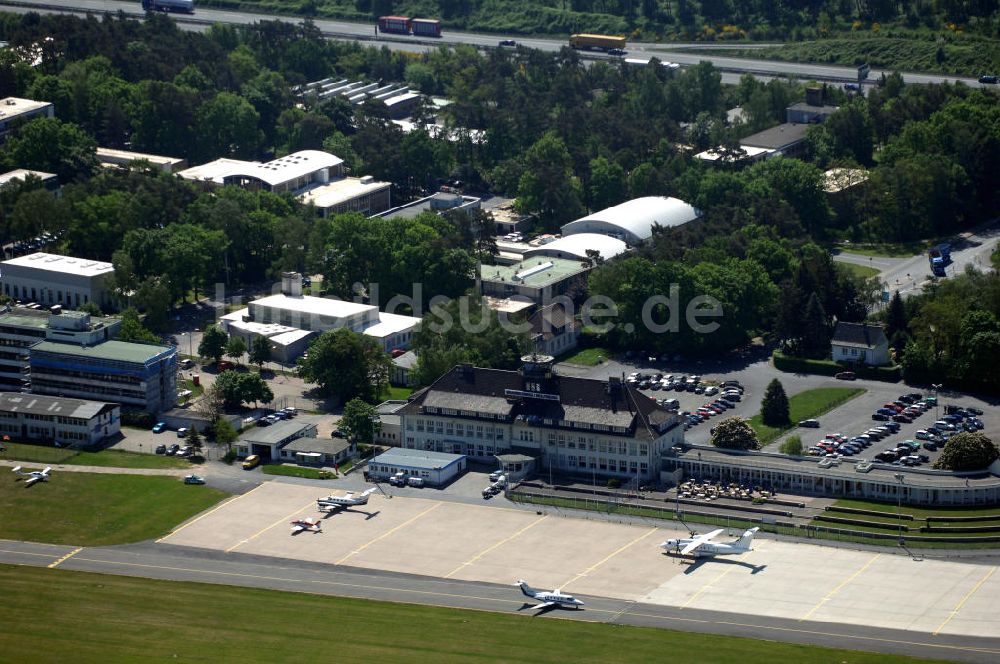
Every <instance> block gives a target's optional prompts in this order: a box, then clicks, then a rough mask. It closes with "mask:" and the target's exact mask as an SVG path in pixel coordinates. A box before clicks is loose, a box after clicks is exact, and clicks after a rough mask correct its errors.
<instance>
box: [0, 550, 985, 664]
mask: <svg viewBox="0 0 1000 664" xmlns="http://www.w3.org/2000/svg"><path fill="white" fill-rule="evenodd" d="M664 562H665V564H670V562H669V561H666V560H665V561H664ZM0 563H7V564H12V565H29V566H34V567H49V568H58V569H66V570H75V571H81V572H96V573H101V574H117V575H122V576H135V577H144V578H151V579H162V580H172V581H192V582H199V583H214V584H220V585H231V586H243V587H251V588H266V589H273V590H284V591H291V592H309V593H312V594H323V595H332V596H338V597H354V598H361V599H373V600H381V601H389V602H403V603H410V604H423V605H433V606H442V607H450V608H459V609H475V610H485V611H502V612H518V611H522V614H523V615H525V616H526V617H527V616H530V615H532V614H533V613H534V612H533V611H531V610H529V609H526V608H524V606H525V605H524V603H523V601H522V600H523V599H525V598H523V597H522V596H521V595H520V594H519V591H518V590H517V589H515V588H514V587H513V585H511V586H510V587H507V586H504V585H498V584H489V583H476V582H470V581H459V580H452V579H439V578H432V577H425V576H416V575H409V574H398V573H393V572H380V571H377V570H370V569H359V568H352V567H346V566H334V565H323V564H316V563H309V562H301V561H296V560H288V559H283V558H269V557H263V556H255V555H247V554H238V553H229V554H226V553H220V552H214V551H209V550H204V549H196V548H187V547H179V546H171V545H161V544H153V543H142V544H133V545H125V546H116V547H97V548H79V547H74V546H60V545H51V544H37V543H30V542H14V541H6V540H0ZM732 564H739V563H738V562H735V563H734V562H725V561H713V562H708V563H705V564H703V565H699V566H697V567H696V568H695V569H693V570H692V573H696V574H697V573H698V571H699V570H705V571H706V572H708V571H709V570H712V569H713V568H714V569H718V567H719V566H725V565H732ZM710 573H711V574H716V573H717V572H715V571H712V572H710ZM513 580H514V579H511V581H512V583H513ZM582 599H583V600H584V601H585V602H586V606H585V608H584V609H582V610H578V611H571V610H553V611H549V612H548V613H546V614H545V616H544V618H541V619H571V620H583V621H589V622H602V623H615V624H623V625H635V626H641V627H653V628H659V629H675V630H683V631H687V632H700V633H708V634H723V635H728V636H742V637H749V638H757V639H768V640H777V641H786V642H790V643H800V644H808V645H818V646H827V647H834V648H848V649H855V650H869V651H874V652H882V653H893V654H902V655H910V656H914V657H929V658H939V659H948V660H951V661H961V662H973V663H980V662H981V663H984V664H985V663H988V662H995V661H997V659H998V657H1000V639H988V638H978V637H965V636H952V635H944V634H938V635H936V636H935V635H930V634H924V633H919V632H911V631H905V630H891V629H881V628H870V627H864V626H856V625H846V624H839V623H837V622H822V623H820V622H815V621H797V620H788V619H776V618H770V617H767V616H749V615H740V614H733V613H723V612H717V611H704V610H695V609H685V608H681V607H672V606H658V605H652V604H644V603H641V602H627V601H624V600H615V599H605V598H600V597H590V596H587V597H582Z"/></svg>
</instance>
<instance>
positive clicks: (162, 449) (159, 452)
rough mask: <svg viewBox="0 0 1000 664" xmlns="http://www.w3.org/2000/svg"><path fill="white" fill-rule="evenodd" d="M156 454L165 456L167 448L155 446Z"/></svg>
mask: <svg viewBox="0 0 1000 664" xmlns="http://www.w3.org/2000/svg"><path fill="white" fill-rule="evenodd" d="M156 453H157V454H166V453H167V446H166V445H157V446H156Z"/></svg>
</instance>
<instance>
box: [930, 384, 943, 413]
mask: <svg viewBox="0 0 1000 664" xmlns="http://www.w3.org/2000/svg"><path fill="white" fill-rule="evenodd" d="M943 386H944V383H935V384H932V385H931V388H932V389H933V390H934V419H935V421H936V420H937V419H938V408H939V407H940V404H939V403H938V390H940V389H941V388H942V387H943Z"/></svg>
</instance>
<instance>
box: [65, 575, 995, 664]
mask: <svg viewBox="0 0 1000 664" xmlns="http://www.w3.org/2000/svg"><path fill="white" fill-rule="evenodd" d="M74 561H75V562H89V563H97V564H100V565H119V566H122V567H137V568H146V569H156V570H165V571H177V572H188V573H194V574H215V575H219V576H228V577H243V578H248V579H257V580H260V581H283V582H292V583H302V584H306V585H307V586H308V585H326V586H341V587H345V588H354V589H357V590H374V591H392V592H397V593H407V594H411V595H426V596H431V597H450V598H459V599H472V600H480V601H484V602H494V603H499V604H517V605H521V604H523V602H522V601H521V600H517V599H510V600H508V599H501V598H498V597H482V596H478V595H462V594H458V593H443V592H436V591H430V590H417V589H410V588H400V587H398V586H378V585H365V584H357V583H346V582H342V581H326V580H322V579H316V578H313V577H310V578H304V579H297V578H289V577H278V576H264V575H258V574H245V573H242V572H225V571H215V570H206V569H195V568H188V567H173V566H169V565H148V564H144V563H130V562H120V561H114V560H99V559H95V558H84V557H81V556H77V557H76V558H74ZM63 569H65V568H63ZM81 571H83V570H81ZM113 573H115V574H118V575H121V576H130V575H127V574H123V573H122V572H113ZM131 576H141V575H131ZM146 578H158V577H146ZM285 592H305V593H307V594H311V595H322V594H325V593H316V592H312V591H285ZM383 601H397V600H383ZM400 603H407V602H400ZM437 606H449V607H450V608H455V607H454V606H453V605H442V604H439V605H437ZM459 608H464V607H459ZM665 608H676V607H665ZM464 610H469V611H489V610H490V609H477V608H465V609H464ZM578 613H579V612H578ZM586 613H591V614H594V613H600V614H607V615H610V616H618V615H625V616H635V617H637V618H651V619H654V620H658V621H662V622H664V623H669V622H681V623H692V624H703V625H719V626H728V627H742V628H749V629H758V630H761V629H763V630H771V631H775V632H789V633H794V634H803V635H811V636H823V637H836V638H842V639H848V640H855V641H867V642H873V643H885V644H890V645H906V646H917V647H926V648H937V649H942V650H958V651H963V652H976V653H986V654H998V655H1000V649H991V648H976V647H973V646H961V645H949V644H942V643H925V642H922V641H905V640H902V639H889V638H885V637H878V636H864V635H859V634H844V633H836V632H824V631H819V630H811V629H800V628H793V627H780V626H776V625H765V624H754V623H741V622H734V621H726V620H707V619H704V618H686V617H682V616H669V615H657V614H651V613H640V612H632V611H627V612H625V613H624V614H622V612H621V611H620V610H616V611H611V610H608V609H597V608H593V607H591V608H588V609H586ZM565 618H567V619H569V618H572V619H574V620H586V618H585V617H583V616H582V615H577V614H573V615H569V614H567V615H566V616H565ZM589 622H596V621H589Z"/></svg>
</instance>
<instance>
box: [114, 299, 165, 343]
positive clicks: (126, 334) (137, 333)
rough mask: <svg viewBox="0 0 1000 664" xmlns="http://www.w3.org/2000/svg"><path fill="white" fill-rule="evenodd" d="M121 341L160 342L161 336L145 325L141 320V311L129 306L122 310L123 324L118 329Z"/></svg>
mask: <svg viewBox="0 0 1000 664" xmlns="http://www.w3.org/2000/svg"><path fill="white" fill-rule="evenodd" d="M118 340H119V341H138V342H143V343H153V344H158V343H160V338H159V337H158V336H156V335H155V334H153V333H152V332H150V331H149V330H147V329H146V328H145V327H143V324H142V323H141V322H140V321H139V312H137V311H136V310H135V309H133V308H131V307H129V308H128V309H126V310H125V311H123V312H122V326H121V329H120V330H119V331H118Z"/></svg>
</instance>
